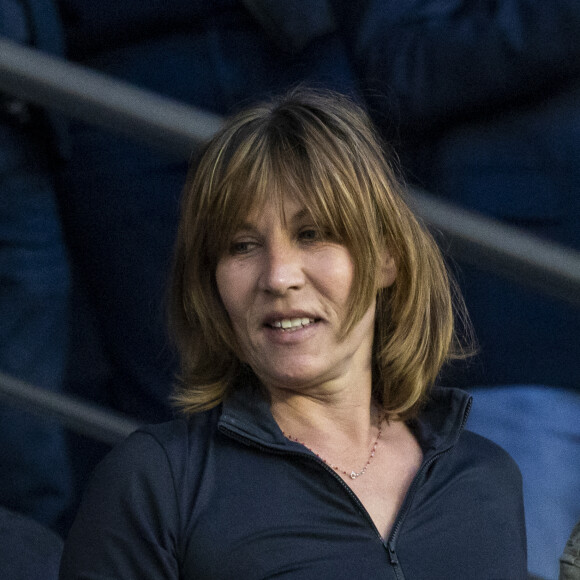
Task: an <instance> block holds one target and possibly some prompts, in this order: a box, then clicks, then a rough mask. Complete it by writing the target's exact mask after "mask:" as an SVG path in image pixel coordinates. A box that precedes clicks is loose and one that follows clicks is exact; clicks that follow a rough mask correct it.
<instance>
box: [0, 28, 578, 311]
mask: <svg viewBox="0 0 580 580" xmlns="http://www.w3.org/2000/svg"><path fill="white" fill-rule="evenodd" d="M0 90H4V91H5V92H7V93H9V94H11V95H14V96H16V97H18V98H21V99H24V100H27V101H30V102H33V103H35V104H36V105H40V106H43V107H47V108H52V109H57V110H59V111H61V112H63V113H65V114H66V115H69V116H74V117H77V118H80V119H83V120H84V121H86V122H89V123H94V124H96V125H100V126H103V127H105V128H107V129H110V130H114V131H120V132H123V133H125V134H128V135H130V136H132V137H135V138H138V139H143V140H145V141H147V142H149V143H150V144H152V145H154V146H156V147H158V148H160V149H162V150H165V151H173V152H174V153H176V154H178V155H181V156H182V157H184V158H188V157H189V156H190V154H191V151H192V150H193V149H194V148H195V147H197V146H199V145H200V144H202V143H204V142H205V141H206V140H207V139H209V138H211V136H212V135H214V133H215V131H217V130H218V128H219V127H220V126H221V124H222V122H223V120H222V118H221V117H219V116H217V115H213V114H210V113H206V112H204V111H201V110H198V109H195V108H192V107H189V106H186V105H183V104H182V103H178V102H176V101H173V100H170V99H167V98H165V97H162V96H159V95H156V94H153V93H151V92H148V91H144V90H142V89H138V88H136V87H134V86H131V85H129V84H127V83H124V82H122V81H118V80H115V79H112V78H111V77H107V76H105V75H103V74H101V73H98V72H95V71H92V70H90V69H88V68H86V67H82V66H79V65H76V64H72V63H68V62H66V61H64V60H62V59H59V58H56V57H54V56H49V55H46V54H43V53H41V52H39V51H37V50H34V49H31V48H28V47H23V46H20V45H18V44H15V43H13V42H10V41H7V40H2V39H0ZM411 198H412V200H415V201H414V205H415V209H416V211H417V212H418V213H419V214H420V215H421V216H422V217H423V219H424V220H425V222H426V223H427V224H428V225H430V226H431V227H433V228H435V229H438V230H439V231H440V232H441V233H442V234H443V235H445V236H446V237H447V238H448V240H449V243H450V248H449V249H450V253H451V254H452V255H453V257H454V258H456V259H459V260H463V261H467V262H468V263H472V264H474V265H476V266H478V267H479V268H482V269H486V270H489V271H494V272H497V273H498V274H500V275H502V276H505V277H508V278H510V279H513V280H516V281H517V282H519V283H521V284H527V285H529V286H532V287H533V288H535V289H537V290H539V291H541V292H543V293H545V294H548V295H551V296H555V297H557V298H559V299H561V300H565V301H567V302H569V303H571V304H573V305H575V306H580V254H579V252H577V251H574V250H571V249H569V248H566V247H564V246H561V245H557V244H554V243H552V242H548V241H546V240H544V239H541V238H537V237H535V236H532V235H530V234H528V233H526V232H524V231H522V230H519V229H517V228H514V227H510V226H507V225H505V224H503V223H500V222H498V221H495V220H492V219H489V218H486V217H484V216H480V215H477V214H475V213H473V212H469V211H467V210H464V209H461V208H459V207H458V206H455V205H451V204H449V203H446V202H444V201H442V200H440V199H439V198H435V197H434V196H432V195H430V194H427V193H426V192H422V191H419V190H413V191H412V193H411Z"/></svg>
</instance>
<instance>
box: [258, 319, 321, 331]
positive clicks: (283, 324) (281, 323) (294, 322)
mask: <svg viewBox="0 0 580 580" xmlns="http://www.w3.org/2000/svg"><path fill="white" fill-rule="evenodd" d="M315 322H316V319H314V318H283V319H282V320H276V321H275V322H271V323H269V324H266V326H268V327H270V328H273V329H275V330H280V331H282V332H295V331H296V330H300V329H301V328H305V327H306V326H310V325H311V324H314V323H315Z"/></svg>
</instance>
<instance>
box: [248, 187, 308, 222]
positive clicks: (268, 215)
mask: <svg viewBox="0 0 580 580" xmlns="http://www.w3.org/2000/svg"><path fill="white" fill-rule="evenodd" d="M312 217H313V215H312V211H311V210H310V209H309V208H308V207H307V206H306V205H305V202H304V200H303V199H301V198H299V197H297V196H295V195H292V194H290V193H285V194H282V195H274V196H271V197H269V198H267V199H265V200H261V202H260V203H259V204H258V203H256V204H254V205H252V206H251V207H250V208H249V209H248V212H247V214H246V215H245V217H243V218H242V219H241V223H240V224H239V227H245V226H247V225H254V224H259V223H269V222H272V221H275V222H279V223H282V224H283V225H285V226H289V225H292V224H294V223H297V222H302V221H303V220H305V219H311V218H312Z"/></svg>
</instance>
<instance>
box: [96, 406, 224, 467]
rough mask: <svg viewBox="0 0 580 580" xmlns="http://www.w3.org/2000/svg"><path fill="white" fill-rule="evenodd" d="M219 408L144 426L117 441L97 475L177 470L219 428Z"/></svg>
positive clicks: (206, 444)
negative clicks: (217, 426) (119, 441)
mask: <svg viewBox="0 0 580 580" xmlns="http://www.w3.org/2000/svg"><path fill="white" fill-rule="evenodd" d="M217 417H218V413H217V410H213V411H208V412H205V413H199V414H196V415H193V416H192V417H189V418H178V419H174V420H172V421H168V422H165V423H159V424H155V425H146V426H143V427H141V428H139V429H137V430H136V431H134V432H133V433H131V435H129V436H128V437H127V438H126V439H125V440H123V441H122V442H121V443H119V444H118V445H116V446H115V447H114V448H113V449H112V450H111V452H110V453H109V454H108V455H107V456H106V457H105V458H104V459H103V461H102V462H101V463H100V464H99V465H98V466H97V469H96V470H95V477H99V476H102V475H105V476H107V475H108V474H110V473H111V472H114V473H115V474H116V476H117V477H119V476H122V475H123V474H127V476H128V477H132V478H134V477H137V476H138V475H140V474H141V475H142V474H148V475H149V476H155V475H157V476H160V477H162V476H163V474H164V473H165V474H166V476H168V475H171V474H175V472H176V470H177V471H178V470H179V468H180V465H185V464H187V463H188V462H189V460H190V459H191V457H192V456H195V454H196V453H201V452H203V450H204V449H206V448H207V446H208V440H209V439H211V438H212V437H213V436H214V434H215V432H216V424H217Z"/></svg>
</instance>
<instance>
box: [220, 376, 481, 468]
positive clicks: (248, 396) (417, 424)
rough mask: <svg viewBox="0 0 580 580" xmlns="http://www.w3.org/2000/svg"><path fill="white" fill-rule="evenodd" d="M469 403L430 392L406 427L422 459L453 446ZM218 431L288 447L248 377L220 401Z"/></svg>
mask: <svg viewBox="0 0 580 580" xmlns="http://www.w3.org/2000/svg"><path fill="white" fill-rule="evenodd" d="M471 400H472V398H471V396H470V395H469V394H467V393H466V392H464V391H461V390H459V389H451V388H444V387H435V388H433V389H432V391H431V393H430V397H429V400H428V402H427V404H426V405H425V406H424V408H423V410H422V411H421V413H420V415H419V417H418V418H417V419H415V420H413V421H411V422H410V423H409V426H410V428H411V430H412V431H413V433H414V435H415V437H417V440H418V442H419V444H420V445H421V448H422V450H423V453H424V455H425V457H426V456H428V455H431V454H432V453H439V452H442V451H446V450H447V449H449V448H451V447H453V446H454V445H455V443H456V442H457V440H458V439H459V435H460V434H461V431H462V430H463V428H464V426H465V423H466V421H467V417H468V415H469V410H470V408H471ZM218 427H219V428H220V430H222V431H224V430H225V431H226V432H233V433H234V434H237V435H238V436H241V437H243V438H244V439H246V440H249V442H253V443H255V444H257V445H264V446H267V447H273V448H280V447H286V446H287V445H288V444H290V442H289V441H288V440H287V439H286V437H284V435H283V433H282V431H281V430H280V428H279V427H278V424H277V423H276V421H275V420H274V418H273V417H272V413H271V412H270V404H269V401H268V399H267V396H266V394H265V393H264V390H263V388H262V387H261V386H260V385H259V383H258V382H257V380H256V379H252V378H250V377H245V379H244V381H243V382H242V381H241V382H240V383H239V384H238V385H237V388H236V389H235V390H234V391H233V392H232V393H231V395H230V396H229V397H228V398H227V399H226V400H225V401H224V403H223V406H222V413H221V416H220V419H219V422H218Z"/></svg>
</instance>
